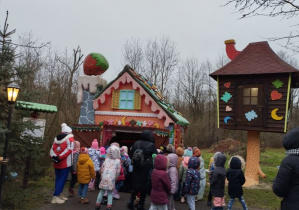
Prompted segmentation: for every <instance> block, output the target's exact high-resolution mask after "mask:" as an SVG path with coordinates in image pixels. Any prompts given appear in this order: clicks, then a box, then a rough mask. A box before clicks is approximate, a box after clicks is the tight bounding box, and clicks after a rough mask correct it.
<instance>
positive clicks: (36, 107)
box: [15, 101, 57, 113]
mask: <svg viewBox="0 0 299 210" xmlns="http://www.w3.org/2000/svg"><path fill="white" fill-rule="evenodd" d="M15 108H16V109H23V110H29V111H37V112H48V113H54V112H57V107H56V106H54V105H48V104H39V103H33V102H27V101H16V105H15Z"/></svg>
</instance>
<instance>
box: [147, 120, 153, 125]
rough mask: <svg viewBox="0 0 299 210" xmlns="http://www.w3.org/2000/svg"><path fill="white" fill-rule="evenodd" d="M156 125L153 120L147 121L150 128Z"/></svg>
mask: <svg viewBox="0 0 299 210" xmlns="http://www.w3.org/2000/svg"><path fill="white" fill-rule="evenodd" d="M154 123H155V122H154V121H151V120H148V121H147V125H148V126H152V125H153V124H154Z"/></svg>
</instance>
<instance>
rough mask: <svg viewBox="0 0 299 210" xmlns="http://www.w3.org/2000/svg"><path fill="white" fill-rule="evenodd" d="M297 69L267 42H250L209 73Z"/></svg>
mask: <svg viewBox="0 0 299 210" xmlns="http://www.w3.org/2000/svg"><path fill="white" fill-rule="evenodd" d="M290 72H296V74H297V73H299V71H298V70H297V69H296V68H294V67H292V66H291V65H289V64H287V63H286V62H285V61H283V60H282V59H281V58H279V57H278V56H277V55H276V54H275V53H274V52H273V50H272V49H271V48H270V46H269V44H268V42H255V43H250V44H249V45H247V47H246V48H245V49H244V50H243V51H242V52H241V53H240V54H239V55H238V56H237V57H236V58H235V59H233V60H232V61H231V62H229V63H228V64H226V65H225V66H223V67H222V68H220V69H218V70H217V71H215V72H213V73H212V74H211V77H213V78H214V79H216V76H217V75H246V74H273V73H274V74H275V73H290Z"/></svg>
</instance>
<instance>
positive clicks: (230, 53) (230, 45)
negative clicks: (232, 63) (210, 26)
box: [224, 39, 241, 60]
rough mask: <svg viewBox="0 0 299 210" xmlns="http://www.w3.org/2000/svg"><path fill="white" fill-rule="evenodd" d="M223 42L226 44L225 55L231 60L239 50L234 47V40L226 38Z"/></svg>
mask: <svg viewBox="0 0 299 210" xmlns="http://www.w3.org/2000/svg"><path fill="white" fill-rule="evenodd" d="M224 43H225V45H226V54H227V57H229V59H231V60H233V59H234V58H235V57H237V56H238V55H239V54H240V53H241V51H238V50H236V48H235V44H236V42H235V40H233V39H229V40H226V41H225V42H224Z"/></svg>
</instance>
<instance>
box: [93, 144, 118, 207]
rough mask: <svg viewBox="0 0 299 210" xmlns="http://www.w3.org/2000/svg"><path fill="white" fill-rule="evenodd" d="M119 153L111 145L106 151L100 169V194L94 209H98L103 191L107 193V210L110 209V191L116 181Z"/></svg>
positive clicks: (116, 148)
mask: <svg viewBox="0 0 299 210" xmlns="http://www.w3.org/2000/svg"><path fill="white" fill-rule="evenodd" d="M119 157H120V152H119V148H118V147H117V146H114V145H112V146H111V147H109V150H108V151H107V157H106V160H105V161H104V163H103V165H102V168H101V182H100V186H99V187H100V192H99V195H98V198H97V201H96V207H95V209H96V210H97V209H100V206H101V202H102V200H103V195H104V193H105V191H106V190H107V191H108V203H107V210H109V209H111V208H112V200H113V198H112V191H113V190H114V188H115V182H116V180H117V179H118V176H119V173H120V170H121V163H120V158H119Z"/></svg>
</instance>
